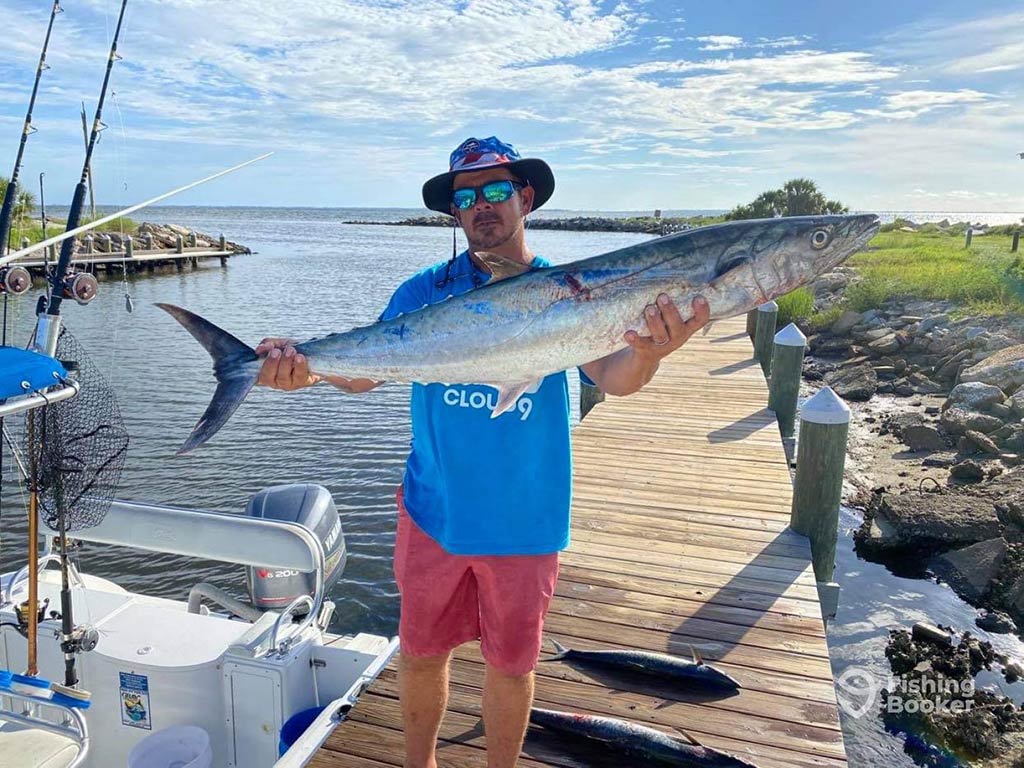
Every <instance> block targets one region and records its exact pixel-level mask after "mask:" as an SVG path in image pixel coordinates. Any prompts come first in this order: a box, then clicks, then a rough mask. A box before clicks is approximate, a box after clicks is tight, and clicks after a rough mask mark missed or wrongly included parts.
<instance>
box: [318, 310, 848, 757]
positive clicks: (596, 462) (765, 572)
mask: <svg viewBox="0 0 1024 768" xmlns="http://www.w3.org/2000/svg"><path fill="white" fill-rule="evenodd" d="M744 327H745V326H744V324H743V319H742V318H739V319H735V320H729V321H726V322H724V323H721V324H718V325H717V326H716V327H715V329H714V330H713V331H712V333H711V334H709V336H708V337H699V338H694V339H693V340H691V342H690V343H688V344H687V345H686V346H685V347H684V348H683V349H682V350H680V352H678V353H676V354H675V355H673V356H671V357H670V358H668V359H667V360H666V361H664V362H663V364H662V366H661V369H660V370H659V373H658V375H657V376H656V377H655V380H654V381H653V382H651V384H650V385H648V386H647V387H645V388H644V390H643V391H642V392H640V393H638V394H637V395H635V396H631V397H629V398H625V399H622V398H614V397H609V398H607V399H606V401H605V402H603V403H600V404H598V405H597V406H596V407H595V408H594V410H593V411H592V412H591V413H590V414H589V415H588V416H587V418H586V420H585V421H584V422H583V423H582V424H581V425H580V426H579V427H578V428H577V429H576V430H575V431H574V433H573V457H574V472H573V483H574V492H573V530H572V544H571V546H570V547H569V549H568V550H567V551H565V552H564V553H563V554H562V556H561V565H560V576H559V581H558V583H557V585H556V589H555V596H554V598H553V599H552V602H551V608H550V611H549V613H548V616H547V619H546V621H545V626H544V632H545V637H546V639H548V640H551V639H554V640H558V642H560V643H562V644H564V645H566V646H568V647H572V648H579V649H613V648H621V649H639V650H651V651H659V652H664V653H671V654H675V655H679V656H687V655H688V654H689V653H690V652H691V647H692V648H696V649H698V650H699V651H700V652H701V654H702V655H703V657H704V658H705V660H706V661H708V662H709V663H713V664H714V665H715V666H717V667H719V668H720V669H722V671H724V672H726V673H728V674H730V675H732V676H733V677H734V678H735V679H736V680H737V681H738V682H739V683H740V685H741V686H742V688H741V689H740V690H739V691H738V692H727V693H723V692H711V691H706V690H704V691H701V690H699V689H695V688H693V687H688V686H685V685H681V684H678V683H672V682H670V681H663V680H658V679H657V678H654V677H652V676H644V675H625V674H624V673H622V672H621V671H612V670H608V669H603V670H602V669H600V668H592V667H591V668H588V667H586V666H585V665H581V664H579V663H572V662H568V661H559V662H542V663H541V664H540V665H539V668H538V670H537V673H536V702H537V703H538V704H539V705H540V706H547V707H550V708H552V709H560V710H563V711H578V712H591V713H596V714H602V715H607V716H612V717H619V718H622V719H628V720H633V721H637V722H641V723H644V724H646V725H649V726H652V727H656V728H660V729H663V730H665V732H666V733H670V734H672V735H675V733H676V732H675V731H674V729H677V728H682V729H685V730H687V731H688V732H690V733H692V734H694V735H696V736H697V738H698V739H699V740H700V741H701V742H703V743H706V744H707V745H708V746H711V747H714V748H716V749H720V750H722V751H725V752H730V753H732V754H735V755H737V756H739V757H742V758H743V759H746V760H749V761H750V762H752V763H754V764H756V765H758V766H760V768H776V767H778V768H782V766H786V767H787V768H792V767H796V768H811V766H822V767H823V768H842V766H845V765H846V760H845V755H844V747H843V738H842V731H841V727H840V721H839V711H838V707H837V704H836V696H835V690H834V687H833V681H832V669H831V664H830V662H829V658H828V646H827V643H826V639H825V633H824V628H823V625H822V622H821V609H820V606H819V604H818V595H817V587H816V583H815V580H814V576H813V572H812V570H811V566H810V548H809V545H808V543H807V540H806V539H805V538H804V537H802V536H798V535H796V534H795V533H793V532H792V531H791V530H790V529H789V527H788V523H789V512H790V506H791V503H792V482H791V475H790V470H789V467H788V465H787V462H786V455H785V451H784V450H783V448H782V444H781V442H780V439H779V434H778V428H777V426H776V424H775V420H774V417H773V416H772V415H771V414H770V413H769V412H768V411H767V410H766V409H765V407H764V404H765V402H766V400H767V390H766V386H765V380H764V377H763V376H762V374H761V370H760V366H758V365H757V363H756V361H755V360H753V359H752V357H751V347H750V342H749V340H748V337H747V336H746V334H745V331H744ZM551 650H552V646H551V644H550V643H546V645H545V648H544V653H542V658H544V657H546V656H547V655H549V654H550V652H551ZM453 659H454V660H453V664H452V668H451V693H450V699H449V711H448V713H447V715H446V717H445V720H444V723H443V725H442V729H441V735H440V742H439V749H438V765H439V766H446V767H447V766H452V768H454V766H456V765H458V766H480V768H483V767H484V766H486V752H485V749H484V748H485V742H484V739H483V729H482V723H481V721H480V698H481V693H482V685H483V677H484V667H485V665H484V661H483V658H482V656H481V654H480V648H479V643H475V642H474V643H467V644H465V645H463V646H461V647H460V648H458V649H456V650H455V653H454V654H453ZM397 695H398V689H397V679H396V672H395V669H394V667H393V666H392V667H391V668H389V669H388V670H386V671H385V672H384V673H383V674H382V675H381V677H380V678H379V679H378V680H377V681H376V682H375V683H374V684H373V686H372V687H371V690H370V692H369V693H368V694H366V695H364V697H363V698H362V699H361V700H360V702H359V703H358V704H357V706H356V707H355V708H354V709H353V711H352V714H351V716H352V720H353V721H352V722H350V723H345V724H343V725H342V726H341V727H339V728H338V729H337V730H336V732H335V733H334V734H332V736H331V738H330V739H329V740H328V744H327V746H326V747H325V749H323V750H321V752H320V753H319V754H318V755H317V757H316V760H315V762H314V763H312V765H315V766H317V767H318V768H328V766H349V765H350V766H352V768H370V767H371V766H376V765H388V766H398V765H401V763H402V744H401V738H400V737H401V733H400V731H401V725H400V723H401V717H400V710H399V706H398V701H397ZM337 760H342V761H343V762H337ZM347 760H351V761H352V762H344V761H347ZM623 764H624V763H623V758H622V757H621V756H618V755H615V754H612V753H611V751H610V750H608V749H607V748H605V749H601V748H594V747H593V746H590V745H587V744H585V743H578V742H577V740H574V739H571V738H567V737H564V736H561V735H557V734H549V733H545V732H544V731H543V729H538V728H533V727H531V728H530V730H529V732H528V738H527V741H526V744H525V746H524V750H523V756H522V759H521V761H520V765H522V766H526V768H535V766H561V767H563V768H583V766H592V767H593V768H604V766H612V765H615V766H617V767H618V766H621V765H623Z"/></svg>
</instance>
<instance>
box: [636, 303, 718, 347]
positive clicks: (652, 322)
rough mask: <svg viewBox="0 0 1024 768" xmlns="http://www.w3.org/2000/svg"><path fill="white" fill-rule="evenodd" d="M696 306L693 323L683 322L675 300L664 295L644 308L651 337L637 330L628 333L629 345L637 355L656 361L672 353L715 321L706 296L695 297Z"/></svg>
mask: <svg viewBox="0 0 1024 768" xmlns="http://www.w3.org/2000/svg"><path fill="white" fill-rule="evenodd" d="M692 306H693V315H692V316H691V317H690V319H689V320H683V317H682V315H680V314H679V309H678V308H677V307H676V305H675V304H673V303H672V299H670V298H669V297H668V296H667V295H666V294H664V293H663V294H661V295H660V296H658V300H657V302H656V303H654V304H648V305H647V307H646V308H645V309H644V319H645V320H646V321H647V329H648V331H650V334H651V335H650V336H641V335H640V334H638V333H637V332H636V331H627V332H626V335H625V340H626V343H627V344H629V346H630V347H632V348H633V352H634V354H635V355H637V356H639V357H642V358H645V359H647V360H649V361H652V362H655V361H658V360H661V359H662V358H663V357H666V356H667V355H670V354H672V353H673V352H675V351H676V350H677V349H679V348H680V347H681V346H683V344H685V343H686V340H687V339H689V338H690V337H691V336H693V334H695V333H696V332H697V331H699V330H700V329H701V328H703V327H704V326H705V325H707V324H708V321H709V320H710V319H711V307H710V306H708V302H707V299H705V298H704V297H703V296H698V297H697V298H695V299H694V300H693V305H692Z"/></svg>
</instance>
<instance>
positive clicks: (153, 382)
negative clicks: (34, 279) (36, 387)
mask: <svg viewBox="0 0 1024 768" xmlns="http://www.w3.org/2000/svg"><path fill="white" fill-rule="evenodd" d="M61 213H62V212H61V211H60V210H58V209H54V210H53V211H52V214H53V215H56V216H59V215H61ZM424 213H425V212H424V211H421V210H416V209H408V210H399V209H380V210H378V209H303V208H188V207H161V208H153V209H150V210H149V211H147V212H146V213H145V215H144V216H142V215H136V218H137V219H138V220H148V221H156V222H163V223H177V224H182V225H185V226H189V227H193V228H195V229H196V230H198V231H201V232H205V233H207V234H212V235H218V234H221V233H223V234H224V235H225V236H226V237H227V238H228V239H230V240H234V241H237V242H240V243H242V244H245V245H247V246H249V247H251V248H252V249H253V251H254V254H253V255H251V256H239V257H234V258H232V259H230V260H229V261H228V264H227V266H225V267H221V266H220V265H219V264H218V263H217V262H216V261H212V262H206V263H204V264H202V265H201V266H200V267H199V268H198V269H195V270H192V269H187V270H185V271H182V272H176V271H168V272H163V273H156V274H153V275H139V276H133V277H129V278H128V279H127V280H126V281H124V280H121V279H120V278H111V279H105V280H102V281H101V288H100V293H99V296H98V297H97V299H96V300H95V301H94V302H93V303H91V304H90V305H88V306H86V307H80V306H77V305H75V304H73V303H70V302H68V303H65V305H64V307H65V312H64V317H65V320H66V323H67V326H68V327H69V328H70V329H71V330H72V332H73V333H74V334H75V335H76V338H77V339H78V341H79V342H80V343H81V344H82V345H83V346H84V347H85V348H86V349H87V351H88V352H89V353H90V355H91V356H92V359H93V361H94V362H95V363H96V364H97V366H98V367H99V368H100V369H101V371H102V372H103V374H104V375H105V376H106V378H107V379H108V381H109V382H110V383H111V385H112V386H113V388H114V391H115V392H116V395H117V398H118V403H119V406H120V409H121V412H122V414H123V416H124V419H125V422H126V425H127V427H128V430H129V432H130V435H131V445H130V448H129V453H128V460H127V465H126V467H125V471H124V474H123V476H122V480H121V489H120V493H119V495H120V496H121V497H122V498H128V499H137V500H145V501H151V502H157V503H166V504H172V505H177V506H183V507H194V508H201V509H211V510H217V511H223V512H240V511H242V510H243V509H244V507H245V504H246V502H247V500H248V499H249V498H250V497H251V496H252V495H253V494H254V493H256V492H257V491H259V490H260V489H262V488H265V487H267V486H271V485H275V484H279V483H289V482H315V483H319V484H321V485H324V486H325V487H327V488H328V490H330V492H331V493H332V495H333V497H334V499H335V502H336V503H337V505H338V507H339V510H340V512H341V515H342V521H343V526H344V534H345V538H346V542H347V545H348V548H349V559H348V566H347V568H346V571H345V574H344V576H343V578H342V580H341V581H340V582H339V584H337V585H336V586H335V587H334V589H333V591H332V593H331V595H330V597H331V598H332V599H333V600H334V601H335V602H336V603H337V605H338V611H337V614H336V619H335V624H334V629H335V630H337V631H340V632H354V631H366V632H374V633H380V634H394V633H395V632H396V631H397V620H398V594H397V590H396V588H395V583H394V578H393V575H392V570H391V565H392V556H393V546H394V524H395V508H394V491H395V488H396V486H397V485H398V483H399V482H400V480H401V476H402V470H403V466H404V461H405V457H406V454H407V451H408V443H409V436H410V435H409V418H408V396H409V391H408V387H407V386H404V385H397V384H388V385H386V386H384V387H382V388H381V389H379V390H376V391H374V392H371V393H368V394H366V395H361V396H347V395H344V394H341V393H340V392H338V391H336V390H333V389H331V388H329V387H323V388H320V387H317V388H314V389H312V390H307V391H304V392H298V393H280V392H271V391H267V390H263V389H257V390H254V392H253V393H252V394H251V395H250V396H249V398H248V399H247V401H246V402H245V403H244V404H243V405H242V407H241V408H240V409H239V411H238V412H237V413H236V414H235V415H234V416H233V417H232V419H231V421H230V422H229V423H228V425H227V426H226V427H225V428H224V429H222V430H221V432H220V433H218V435H217V436H216V438H215V439H214V440H213V441H212V442H210V443H208V444H207V445H205V446H203V448H201V449H200V450H198V451H196V452H195V453H193V454H190V455H188V456H185V457H177V456H175V455H174V452H175V450H176V449H177V448H178V446H179V445H180V444H181V442H182V440H183V439H184V438H185V436H186V435H187V434H188V433H189V431H190V430H191V428H192V426H193V424H194V423H195V421H196V420H197V419H198V417H199V415H200V414H201V413H202V411H203V409H204V408H205V406H206V403H207V402H208V400H209V397H210V395H211V394H212V391H213V378H212V376H211V372H210V363H209V358H208V356H207V355H206V353H205V352H203V350H202V349H201V348H200V347H199V345H198V344H196V342H195V341H193V339H192V338H191V337H190V336H189V335H188V334H187V333H185V331H184V330H183V329H181V328H180V326H178V324H177V323H176V322H174V321H173V320H172V319H171V318H170V317H168V316H167V315H166V314H165V313H163V312H162V311H160V310H159V309H157V308H156V307H154V306H153V304H154V302H158V301H162V302H171V303H174V304H179V305H182V306H185V307H188V308H190V309H192V310H194V311H196V312H198V313H200V314H202V315H204V316H205V317H207V318H209V319H210V320H211V321H212V322H215V323H216V324H218V325H220V326H221V327H223V328H225V329H226V330H228V331H230V332H231V333H233V334H235V335H236V336H238V337H239V338H241V339H243V340H245V341H249V342H253V343H254V342H256V341H258V340H259V339H261V338H263V337H264V336H271V335H287V336H295V337H300V338H305V337H310V336H315V335H321V334H323V333H326V332H330V331H335V330H343V329H345V328H348V327H351V326H353V325H356V324H361V323H365V322H368V321H371V320H373V319H374V318H375V317H376V316H377V314H378V313H379V312H380V310H381V309H382V308H383V307H384V305H385V304H386V302H387V300H388V298H389V297H390V294H391V292H392V290H393V289H394V288H395V286H397V285H398V284H399V283H400V282H401V281H402V280H403V279H404V278H405V277H407V276H408V275H410V274H412V273H413V272H415V271H416V270H418V269H420V268H422V267H424V266H427V265H429V264H431V263H434V262H436V261H439V260H442V259H445V258H447V257H448V256H449V255H450V253H451V232H449V231H448V230H445V229H437V228H411V227H397V226H387V225H386V224H385V225H383V226H379V225H378V226H374V225H346V224H344V223H343V222H345V221H348V220H354V219H361V220H378V221H382V222H394V221H397V220H400V219H402V218H406V217H408V216H412V215H422V214H424ZM551 213H553V214H557V215H586V214H593V215H608V212H577V211H572V212H555V211H553V212H551ZM616 213H617V214H618V215H635V214H636V213H638V212H635V211H634V212H616ZM675 213H680V214H685V215H693V214H695V213H698V212H696V211H685V212H674V211H665V212H664V214H665V215H673V214H675ZM897 214H899V215H905V214H907V212H889V218H892V217H894V216H895V215H897ZM885 216H886V214H883V218H884V217H885ZM905 217H906V218H911V219H914V220H916V221H927V220H933V221H938V220H941V219H943V218H949V219H950V220H951V221H954V220H968V221H971V222H972V223H974V222H986V223H1005V222H1007V221H1015V220H1018V219H1019V218H1020V215H1019V214H1017V213H1013V214H1005V215H1000V217H998V218H996V217H997V215H996V214H978V213H958V214H957V213H944V212H930V213H929V212H917V213H910V214H908V215H905ZM986 217H993V218H986ZM644 239H646V236H645V235H636V234H620V233H601V232H596V233H579V232H553V231H544V230H538V231H535V232H531V233H529V240H530V242H531V245H532V247H533V248H534V250H535V251H536V252H537V253H540V254H542V255H544V256H545V257H547V258H548V259H550V260H551V261H553V262H555V263H562V262H566V261H572V260H575V259H579V258H583V257H586V256H591V255H595V254H598V253H602V252H605V251H608V250H612V249H614V248H618V247H622V246H626V245H629V244H632V243H636V242H640V241H642V240H644ZM126 293H127V294H129V295H131V297H132V299H133V302H134V306H135V311H134V312H133V313H132V314H128V313H127V312H126V311H125V301H124V297H125V294H126ZM30 296H31V297H32V298H30ZM33 307H34V294H30V295H29V296H25V297H21V298H19V299H12V300H10V301H9V303H8V306H7V310H8V318H9V321H10V322H9V325H10V331H9V339H10V341H11V342H12V343H19V344H20V343H24V341H25V340H27V337H28V334H29V332H30V330H31V327H32V324H33V320H34V318H33V316H32V312H33ZM570 388H571V391H572V397H573V401H574V402H576V400H577V393H578V381H577V379H576V377H575V375H573V374H570ZM17 426H18V425H16V424H11V423H10V422H9V423H8V427H9V428H11V429H12V430H14V431H15V432H17ZM13 469H14V468H13V466H12V464H11V462H10V460H9V459H7V460H5V462H4V487H3V498H2V501H3V504H2V518H0V536H2V539H0V570H9V569H12V568H16V567H20V565H21V564H22V563H23V558H24V551H25V517H26V508H27V497H26V495H25V492H24V488H23V487H22V486H20V485H19V484H18V482H17V478H16V475H15V473H14V471H13ZM857 522H858V521H857V519H856V516H855V514H854V513H852V512H849V511H847V512H844V518H843V520H842V525H841V529H842V531H841V539H840V542H839V547H838V552H837V560H838V562H837V569H836V580H837V581H839V582H840V583H841V584H842V587H843V592H842V597H841V601H840V606H841V608H840V614H839V616H838V617H837V619H836V620H835V621H834V622H833V623H832V624H831V625H830V627H829V642H830V647H831V650H832V664H833V669H834V671H835V673H836V674H837V675H840V674H842V673H843V672H845V671H847V670H848V669H852V668H857V669H860V670H866V671H867V673H868V674H870V675H871V676H873V677H875V678H876V679H879V680H882V679H884V677H885V672H886V670H887V665H886V661H885V658H884V655H883V650H884V645H885V638H886V636H887V633H888V629H889V628H890V627H894V626H909V625H910V624H911V623H912V622H913V621H915V620H918V619H921V618H926V617H927V618H930V619H931V620H932V621H941V622H942V623H944V624H952V625H954V626H960V627H965V628H969V627H970V624H971V622H972V621H973V617H974V615H975V611H974V610H973V609H972V608H971V607H970V606H967V605H965V604H964V603H963V602H962V601H960V600H959V599H958V598H957V597H956V596H955V595H954V594H953V593H952V592H951V591H950V590H949V589H948V588H946V587H943V586H940V585H936V584H934V583H932V582H928V581H920V580H916V581H915V580H909V579H902V578H899V577H896V576H894V575H892V574H891V573H889V572H888V571H887V570H886V569H885V568H884V567H883V566H880V565H876V564H872V563H866V562H864V561H861V560H859V559H858V558H857V556H856V554H855V553H854V552H853V548H852V540H851V538H850V536H849V531H850V530H851V529H852V528H853V527H855V526H856V524H857ZM79 560H80V564H81V567H82V568H83V569H84V570H86V571H88V572H90V573H95V574H97V575H101V576H105V577H107V578H111V579H114V580H115V581H117V582H119V583H121V584H122V585H123V586H125V587H127V588H129V589H137V590H140V591H143V592H146V593H150V594H157V595H161V596H165V597H170V598H175V599H184V598H185V597H186V596H187V594H188V590H189V589H190V587H192V586H193V585H194V584H196V583H198V582H200V581H210V582H213V583H214V584H216V585H218V586H220V587H222V588H224V589H226V590H228V591H229V592H231V593H233V594H235V595H237V596H239V597H244V596H245V594H244V593H245V588H244V579H243V570H242V568H240V567H235V566H230V565H223V564H218V563H209V562H198V561H195V560H187V559H185V558H180V557H176V556H172V555H150V554H146V555H142V554H141V553H137V552H132V551H129V550H119V549H113V548H110V547H104V546H100V545H90V544H86V545H84V546H83V547H82V550H81V552H80V553H79ZM979 634H983V633H979ZM994 639H995V641H996V642H997V643H998V645H999V647H1000V648H1001V649H1002V650H1004V652H1007V653H1010V654H1012V655H1015V656H1020V655H1021V653H1020V651H1021V646H1020V643H1019V641H1017V640H1016V639H1012V638H994ZM984 682H985V683H986V684H988V685H992V686H994V685H997V684H999V681H998V679H997V678H996V677H995V676H994V675H992V676H988V677H986V678H985V680H984ZM1019 687H1020V684H1018V686H1014V687H1012V688H1006V687H1005V686H1004V688H1005V690H1006V692H1007V693H1009V694H1011V695H1013V696H1014V697H1015V698H1016V699H1018V700H1020V699H1022V698H1024V696H1021V695H1020V694H1019V693H1018V688H1019ZM843 729H844V736H845V738H846V742H847V749H848V752H849V756H850V765H851V766H855V768H859V767H860V766H876V765H877V766H913V765H932V766H938V765H943V766H946V765H955V764H956V763H955V761H952V762H950V760H949V758H947V757H943V756H938V755H935V754H929V753H927V752H921V751H920V750H917V749H915V747H914V745H915V744H916V741H915V740H914V739H913V738H911V739H907V737H906V734H902V733H898V732H891V731H888V730H886V728H885V727H884V726H883V725H882V724H881V722H880V720H879V719H878V718H877V716H875V715H874V714H869V715H865V716H863V717H859V718H858V717H852V716H849V715H844V717H843Z"/></svg>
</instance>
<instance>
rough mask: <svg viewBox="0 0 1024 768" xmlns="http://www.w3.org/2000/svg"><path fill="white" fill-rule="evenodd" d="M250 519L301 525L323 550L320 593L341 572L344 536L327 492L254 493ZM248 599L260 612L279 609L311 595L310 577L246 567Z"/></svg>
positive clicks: (278, 488)
mask: <svg viewBox="0 0 1024 768" xmlns="http://www.w3.org/2000/svg"><path fill="white" fill-rule="evenodd" d="M245 514H247V515H249V516H250V517H262V518H264V519H266V520H281V521H284V522H288V523H301V524H302V525H304V526H306V528H308V529H309V530H310V531H312V532H313V535H314V536H316V537H317V538H318V539H319V540H320V543H321V544H322V545H323V548H324V591H325V593H326V591H327V590H328V589H330V587H331V585H332V584H333V583H334V582H336V581H337V580H338V578H339V577H340V576H341V573H342V571H344V570H345V559H346V557H347V556H348V554H347V552H346V550H345V536H344V534H343V533H342V531H341V519H340V518H339V517H338V508H337V507H336V506H335V505H334V499H333V498H331V494H330V492H329V491H328V490H327V489H326V488H324V487H323V486H320V485H312V484H305V483H295V484H292V485H275V486H273V487H271V488H265V489H264V490H262V491H260V492H259V493H257V494H256V495H255V496H253V497H252V499H250V500H249V504H248V505H247V506H246V508H245ZM246 570H247V572H248V583H249V599H250V600H251V601H252V604H253V605H254V606H255V607H256V608H259V609H260V610H263V611H266V610H271V609H283V608H285V607H286V606H287V605H288V604H289V603H290V602H291V601H292V600H294V599H295V598H296V597H299V596H300V595H310V596H312V595H313V591H314V590H315V589H316V581H315V580H314V577H313V574H312V573H302V572H300V571H293V570H287V569H284V570H281V569H272V568H258V567H253V566H248V567H247V568H246Z"/></svg>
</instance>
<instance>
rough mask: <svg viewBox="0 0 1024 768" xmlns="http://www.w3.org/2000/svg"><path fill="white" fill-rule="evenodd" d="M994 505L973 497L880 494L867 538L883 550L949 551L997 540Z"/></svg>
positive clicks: (997, 522) (996, 517) (997, 519)
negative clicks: (953, 548)
mask: <svg viewBox="0 0 1024 768" xmlns="http://www.w3.org/2000/svg"><path fill="white" fill-rule="evenodd" d="M1000 532H1001V531H1000V523H999V518H998V516H997V515H996V510H995V507H994V505H993V504H992V503H991V502H989V501H988V500H986V499H982V498H977V497H974V496H963V495H954V494H941V495H940V494H934V493H926V494H920V493H916V492H914V493H905V494H903V495H900V496H896V495H893V494H889V493H886V494H882V496H881V498H880V499H879V504H878V511H877V513H876V515H875V519H874V521H873V526H872V531H871V533H870V539H871V541H872V543H873V544H875V545H877V546H880V547H882V548H896V549H901V548H916V549H949V548H951V547H958V546H959V547H962V546H967V545H968V544H975V543H977V542H979V541H987V540H989V539H994V538H998V537H999V535H1000Z"/></svg>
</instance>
